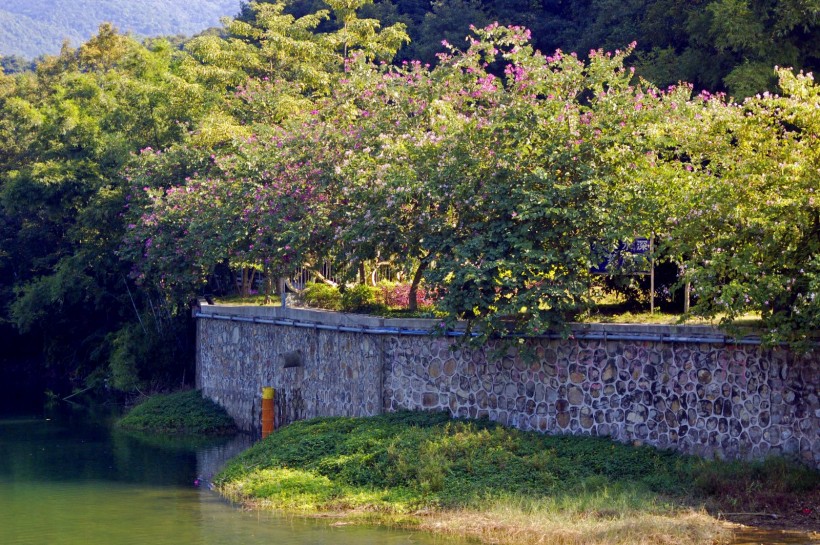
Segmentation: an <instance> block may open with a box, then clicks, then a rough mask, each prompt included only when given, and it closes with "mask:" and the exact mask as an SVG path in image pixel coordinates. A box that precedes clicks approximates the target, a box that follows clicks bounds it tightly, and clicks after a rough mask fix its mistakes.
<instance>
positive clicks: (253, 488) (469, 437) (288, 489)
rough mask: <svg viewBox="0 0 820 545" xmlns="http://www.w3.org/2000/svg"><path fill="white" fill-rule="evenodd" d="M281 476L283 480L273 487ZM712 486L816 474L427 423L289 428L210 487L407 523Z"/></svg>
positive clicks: (364, 421) (811, 478) (404, 418)
mask: <svg viewBox="0 0 820 545" xmlns="http://www.w3.org/2000/svg"><path fill="white" fill-rule="evenodd" d="M766 468H769V469H766ZM285 470H287V472H288V475H289V476H290V477H289V478H288V479H287V480H285V481H283V480H282V473H281V472H282V471H285ZM716 475H723V476H724V477H723V478H724V479H726V480H727V481H728V480H730V479H731V480H734V481H735V482H737V483H743V485H745V486H747V487H750V486H751V487H755V486H767V483H770V482H771V483H773V482H774V481H775V480H777V479H778V478H780V479H781V480H780V483H781V484H778V490H779V491H780V492H788V493H799V492H800V491H805V490H812V489H816V487H817V486H818V474H817V473H816V472H812V471H811V470H808V469H805V468H802V469H801V468H800V467H799V466H795V465H793V464H788V463H784V462H766V463H764V464H741V463H736V464H726V463H723V462H707V461H703V460H699V459H696V458H692V457H686V456H681V455H679V454H674V453H671V452H664V451H658V450H655V449H653V448H650V447H633V446H629V445H624V444H619V443H614V442H612V441H610V440H608V439H605V438H592V437H568V436H548V435H543V434H538V433H532V432H529V433H528V432H520V431H517V430H511V429H507V428H503V427H501V426H498V425H495V424H493V423H490V422H488V421H481V420H479V421H450V420H449V418H448V417H447V415H446V414H442V413H429V412H428V413H423V412H422V413H419V412H399V413H392V414H386V415H382V416H378V417H372V418H361V419H352V418H322V419H315V420H310V421H305V422H296V423H293V424H291V425H289V426H287V427H285V428H283V429H281V430H279V431H277V432H276V433H275V434H273V435H272V436H270V437H269V438H268V439H266V440H264V441H262V442H260V443H258V444H256V445H254V446H253V447H252V448H251V449H249V450H248V451H246V452H244V453H243V454H241V455H240V456H238V457H236V458H235V459H233V460H232V461H231V462H230V463H229V464H228V465H227V467H226V468H225V469H224V470H223V472H222V473H221V474H220V475H219V476H218V477H217V481H216V482H217V484H218V485H219V486H221V487H222V488H223V489H226V490H241V499H250V500H267V501H270V502H271V504H272V505H273V506H276V507H286V508H293V507H294V506H301V507H299V508H311V509H328V508H334V507H337V506H339V505H342V506H345V505H346V506H352V507H366V508H378V509H380V510H386V511H391V512H407V511H410V510H414V509H420V508H431V507H432V508H437V507H446V508H456V509H458V508H468V509H469V508H479V507H481V506H482V505H486V504H487V503H488V502H489V503H492V501H493V500H494V499H498V498H502V497H519V498H527V499H528V500H531V501H533V502H538V501H554V500H556V499H557V498H560V497H562V496H576V497H577V496H579V495H581V496H583V495H586V494H590V495H595V494H602V493H604V492H603V491H605V490H607V489H609V490H631V491H632V494H633V495H634V496H633V497H634V498H635V499H636V501H637V503H639V504H640V500H637V498H640V497H642V494H643V495H646V497H649V494H650V493H662V494H666V495H670V496H673V497H677V498H680V499H683V498H685V497H687V496H690V495H691V494H696V493H697V494H701V493H713V492H715V491H713V490H709V491H707V490H704V489H703V488H702V487H701V485H700V484H699V483H705V482H712V481H713V477H715V476H716ZM785 476H788V478H784V477H785ZM754 483H757V484H754ZM724 495H725V492H724V491H721V492H720V493H719V494H718V496H719V497H720V496H724ZM300 496H308V498H304V497H302V498H301V501H300V499H299V498H300ZM549 498H552V500H549ZM643 505H644V508H646V506H647V504H643Z"/></svg>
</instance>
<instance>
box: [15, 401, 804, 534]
mask: <svg viewBox="0 0 820 545" xmlns="http://www.w3.org/2000/svg"><path fill="white" fill-rule="evenodd" d="M107 416H108V415H102V418H101V417H100V415H96V416H95V417H93V418H92V417H90V415H89V414H87V413H86V412H69V413H65V414H59V415H56V414H55V415H51V418H50V419H46V417H43V416H22V417H20V416H18V417H9V416H6V417H3V416H2V415H0V545H166V544H168V545H170V544H173V545H257V544H262V543H264V544H266V545H269V544H271V543H275V544H276V545H458V544H461V543H464V542H463V541H458V540H453V539H448V538H443V537H438V536H432V535H428V534H424V533H418V532H409V531H396V530H387V529H384V528H373V527H363V526H339V525H334V524H332V523H330V522H327V521H315V520H309V519H302V518H288V517H284V516H280V515H275V514H271V513H262V512H252V511H244V510H242V509H238V508H236V507H234V506H231V505H230V504H228V503H227V502H225V501H224V500H222V499H221V498H220V497H219V496H218V495H217V494H216V493H214V492H213V491H211V490H210V489H209V487H208V479H209V478H210V477H212V476H213V474H214V473H216V471H218V469H219V467H220V466H221V465H222V464H223V463H224V462H225V460H227V459H228V458H229V457H231V456H232V455H234V454H236V453H238V452H239V451H241V450H242V449H244V448H246V447H247V446H248V445H249V440H248V439H247V438H246V437H245V436H237V437H236V438H231V439H222V440H218V441H210V440H206V441H201V440H190V439H189V440H184V441H181V440H178V439H170V438H157V437H155V436H134V435H132V434H126V433H122V432H116V431H113V432H112V431H111V429H110V427H109V426H108V424H107V422H109V421H110V418H106V417H107ZM196 483H199V486H197V484H196ZM816 543H817V541H816V540H811V539H810V538H809V537H808V536H805V535H795V534H784V533H781V532H756V531H751V530H750V531H746V532H742V533H740V534H738V536H737V540H736V541H735V544H734V545H757V544H766V545H780V544H783V545H785V544H800V545H808V544H816Z"/></svg>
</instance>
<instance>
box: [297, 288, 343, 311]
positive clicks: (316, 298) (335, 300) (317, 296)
mask: <svg viewBox="0 0 820 545" xmlns="http://www.w3.org/2000/svg"><path fill="white" fill-rule="evenodd" d="M301 297H302V301H304V303H305V304H306V305H308V306H310V307H317V308H324V309H327V310H339V309H340V308H342V294H341V292H339V289H338V288H335V287H333V286H331V285H329V284H321V283H314V284H308V285H307V286H305V289H304V290H303V291H302V293H301Z"/></svg>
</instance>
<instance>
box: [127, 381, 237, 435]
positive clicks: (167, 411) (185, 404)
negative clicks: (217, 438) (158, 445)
mask: <svg viewBox="0 0 820 545" xmlns="http://www.w3.org/2000/svg"><path fill="white" fill-rule="evenodd" d="M117 426H118V427H120V428H123V429H128V430H136V431H152V432H165V433H197V434H211V435H220V434H226V433H233V432H235V431H236V424H235V423H234V421H233V419H232V418H231V417H230V416H229V415H228V413H226V412H225V409H223V408H222V407H220V406H219V405H217V404H216V403H214V402H213V401H211V400H210V399H206V398H203V397H202V393H201V392H199V391H198V390H188V391H184V392H177V393H174V394H164V395H155V396H152V397H149V398H148V399H147V400H145V401H144V402H142V403H140V404H139V405H137V406H136V407H134V408H133V409H131V411H129V413H128V414H126V415H125V416H124V417H123V418H122V419H121V420H120V421H119V422H117Z"/></svg>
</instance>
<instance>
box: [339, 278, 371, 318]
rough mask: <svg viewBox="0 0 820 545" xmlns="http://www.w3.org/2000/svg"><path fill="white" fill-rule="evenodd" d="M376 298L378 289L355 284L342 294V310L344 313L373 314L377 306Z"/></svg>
mask: <svg viewBox="0 0 820 545" xmlns="http://www.w3.org/2000/svg"><path fill="white" fill-rule="evenodd" d="M378 296H379V290H378V288H375V287H373V286H368V285H366V284H356V285H355V286H352V287H349V288H347V289H345V290H344V292H343V293H342V300H341V305H342V310H344V311H345V312H373V311H374V310H375V309H376V307H377V306H378V302H377V299H378Z"/></svg>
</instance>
